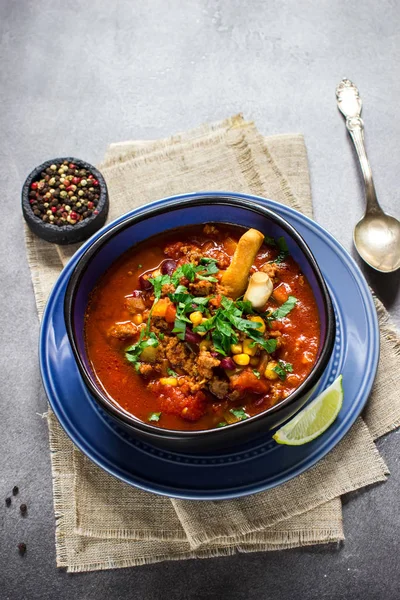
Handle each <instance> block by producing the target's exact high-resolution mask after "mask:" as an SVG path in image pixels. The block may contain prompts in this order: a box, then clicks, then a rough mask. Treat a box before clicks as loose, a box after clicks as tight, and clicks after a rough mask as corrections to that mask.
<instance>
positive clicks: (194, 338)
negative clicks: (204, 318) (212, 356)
mask: <svg viewBox="0 0 400 600" xmlns="http://www.w3.org/2000/svg"><path fill="white" fill-rule="evenodd" d="M185 342H189V344H200V342H201V335H199V334H198V333H194V332H193V331H192V330H191V329H188V328H187V327H186V333H185Z"/></svg>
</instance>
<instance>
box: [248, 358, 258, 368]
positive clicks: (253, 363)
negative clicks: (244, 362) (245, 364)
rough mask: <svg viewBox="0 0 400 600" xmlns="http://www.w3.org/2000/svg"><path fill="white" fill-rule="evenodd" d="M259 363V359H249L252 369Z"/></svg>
mask: <svg viewBox="0 0 400 600" xmlns="http://www.w3.org/2000/svg"><path fill="white" fill-rule="evenodd" d="M259 362H260V359H259V358H258V356H252V357H251V358H250V364H251V366H252V367H258V363H259Z"/></svg>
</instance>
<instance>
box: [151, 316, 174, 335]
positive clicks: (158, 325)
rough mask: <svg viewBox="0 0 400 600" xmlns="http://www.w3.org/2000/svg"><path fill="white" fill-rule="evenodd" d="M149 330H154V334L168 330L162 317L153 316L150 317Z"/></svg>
mask: <svg viewBox="0 0 400 600" xmlns="http://www.w3.org/2000/svg"><path fill="white" fill-rule="evenodd" d="M150 331H154V333H155V334H157V333H160V331H161V332H163V333H164V332H165V331H169V325H168V323H167V321H165V319H164V317H153V318H152V319H151V326H150Z"/></svg>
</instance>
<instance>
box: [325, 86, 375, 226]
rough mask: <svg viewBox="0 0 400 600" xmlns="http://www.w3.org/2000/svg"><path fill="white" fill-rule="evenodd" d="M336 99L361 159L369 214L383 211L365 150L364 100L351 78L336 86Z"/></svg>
mask: <svg viewBox="0 0 400 600" xmlns="http://www.w3.org/2000/svg"><path fill="white" fill-rule="evenodd" d="M336 99H337V105H338V108H339V110H340V112H341V113H342V114H343V115H344V116H345V117H346V127H347V129H348V131H349V133H350V135H351V139H352V140H353V143H354V146H355V149H356V151H357V155H358V158H359V161H360V166H361V171H362V174H363V177H364V182H365V193H366V198H367V211H366V212H367V213H369V214H371V213H373V214H377V213H382V212H383V211H382V209H381V207H380V206H379V203H378V200H377V197H376V192H375V186H374V180H373V179H372V170H371V165H370V163H369V160H368V156H367V152H366V150H365V144H364V122H363V120H362V119H361V117H360V115H361V109H362V102H361V98H360V96H359V93H358V89H357V87H356V86H355V85H354V83H352V82H351V81H350V80H349V79H342V81H341V82H340V83H339V85H338V86H337V88H336Z"/></svg>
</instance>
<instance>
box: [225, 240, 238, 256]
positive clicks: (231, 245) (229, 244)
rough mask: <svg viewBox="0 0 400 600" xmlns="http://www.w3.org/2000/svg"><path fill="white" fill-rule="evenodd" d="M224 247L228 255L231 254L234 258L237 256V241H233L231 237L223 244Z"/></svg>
mask: <svg viewBox="0 0 400 600" xmlns="http://www.w3.org/2000/svg"><path fill="white" fill-rule="evenodd" d="M222 245H223V247H224V250H225V252H226V253H227V254H229V256H233V255H234V254H235V250H236V247H237V242H235V240H233V239H232V238H231V237H227V238H226V239H225V240H224V241H223V242H222Z"/></svg>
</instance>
